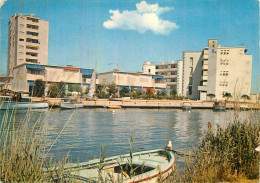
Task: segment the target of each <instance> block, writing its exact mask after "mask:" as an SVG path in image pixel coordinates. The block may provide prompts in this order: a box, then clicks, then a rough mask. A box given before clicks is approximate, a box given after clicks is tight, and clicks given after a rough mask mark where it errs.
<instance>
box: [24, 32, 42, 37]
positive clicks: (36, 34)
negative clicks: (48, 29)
mask: <svg viewBox="0 0 260 183" xmlns="http://www.w3.org/2000/svg"><path fill="white" fill-rule="evenodd" d="M26 33H27V35H32V36H38V34H39V33H37V32H31V31H27V32H26Z"/></svg>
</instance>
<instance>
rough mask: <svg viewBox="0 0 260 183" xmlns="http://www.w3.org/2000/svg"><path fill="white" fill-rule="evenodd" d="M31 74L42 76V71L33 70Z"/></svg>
mask: <svg viewBox="0 0 260 183" xmlns="http://www.w3.org/2000/svg"><path fill="white" fill-rule="evenodd" d="M31 74H35V75H41V71H40V70H34V69H31Z"/></svg>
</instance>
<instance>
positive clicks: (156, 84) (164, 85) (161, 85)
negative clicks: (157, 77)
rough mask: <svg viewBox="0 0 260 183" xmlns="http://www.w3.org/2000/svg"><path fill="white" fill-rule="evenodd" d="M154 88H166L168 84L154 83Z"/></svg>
mask: <svg viewBox="0 0 260 183" xmlns="http://www.w3.org/2000/svg"><path fill="white" fill-rule="evenodd" d="M154 87H156V88H166V84H165V83H154Z"/></svg>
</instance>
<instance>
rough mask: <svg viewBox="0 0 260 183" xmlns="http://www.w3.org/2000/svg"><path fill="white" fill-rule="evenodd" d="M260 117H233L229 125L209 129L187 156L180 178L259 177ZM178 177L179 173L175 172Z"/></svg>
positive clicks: (178, 177)
mask: <svg viewBox="0 0 260 183" xmlns="http://www.w3.org/2000/svg"><path fill="white" fill-rule="evenodd" d="M259 125H260V123H259V118H255V117H254V118H251V117H248V118H247V119H246V120H244V121H241V119H239V118H234V121H232V122H230V123H229V125H228V126H227V127H226V128H221V127H220V126H217V130H216V131H215V132H214V131H210V130H209V131H208V132H206V133H205V134H204V137H203V139H202V141H201V143H200V144H199V146H198V147H197V148H196V149H195V150H194V152H193V153H194V154H195V156H196V157H195V158H192V157H188V158H187V159H186V166H185V168H184V170H183V173H182V174H181V175H179V176H177V178H176V181H181V182H221V181H225V182H226V181H228V182H232V181H240V182H241V181H242V182H244V181H246V180H249V179H254V180H256V179H259V152H257V151H255V148H256V147H257V146H258V145H259V128H260V126H259ZM175 177H176V176H175Z"/></svg>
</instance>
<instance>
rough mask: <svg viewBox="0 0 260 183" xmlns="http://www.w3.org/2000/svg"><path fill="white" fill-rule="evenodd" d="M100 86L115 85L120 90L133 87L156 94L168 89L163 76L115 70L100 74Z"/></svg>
mask: <svg viewBox="0 0 260 183" xmlns="http://www.w3.org/2000/svg"><path fill="white" fill-rule="evenodd" d="M98 80H99V84H115V85H116V86H117V87H118V88H119V89H120V90H121V89H122V88H123V87H126V88H127V89H128V90H130V88H131V87H134V88H135V89H140V90H143V91H148V90H149V91H151V92H155V91H156V90H164V89H166V84H165V82H164V79H163V76H159V75H150V74H142V73H132V72H122V71H118V70H113V71H109V72H102V73H99V74H98Z"/></svg>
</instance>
